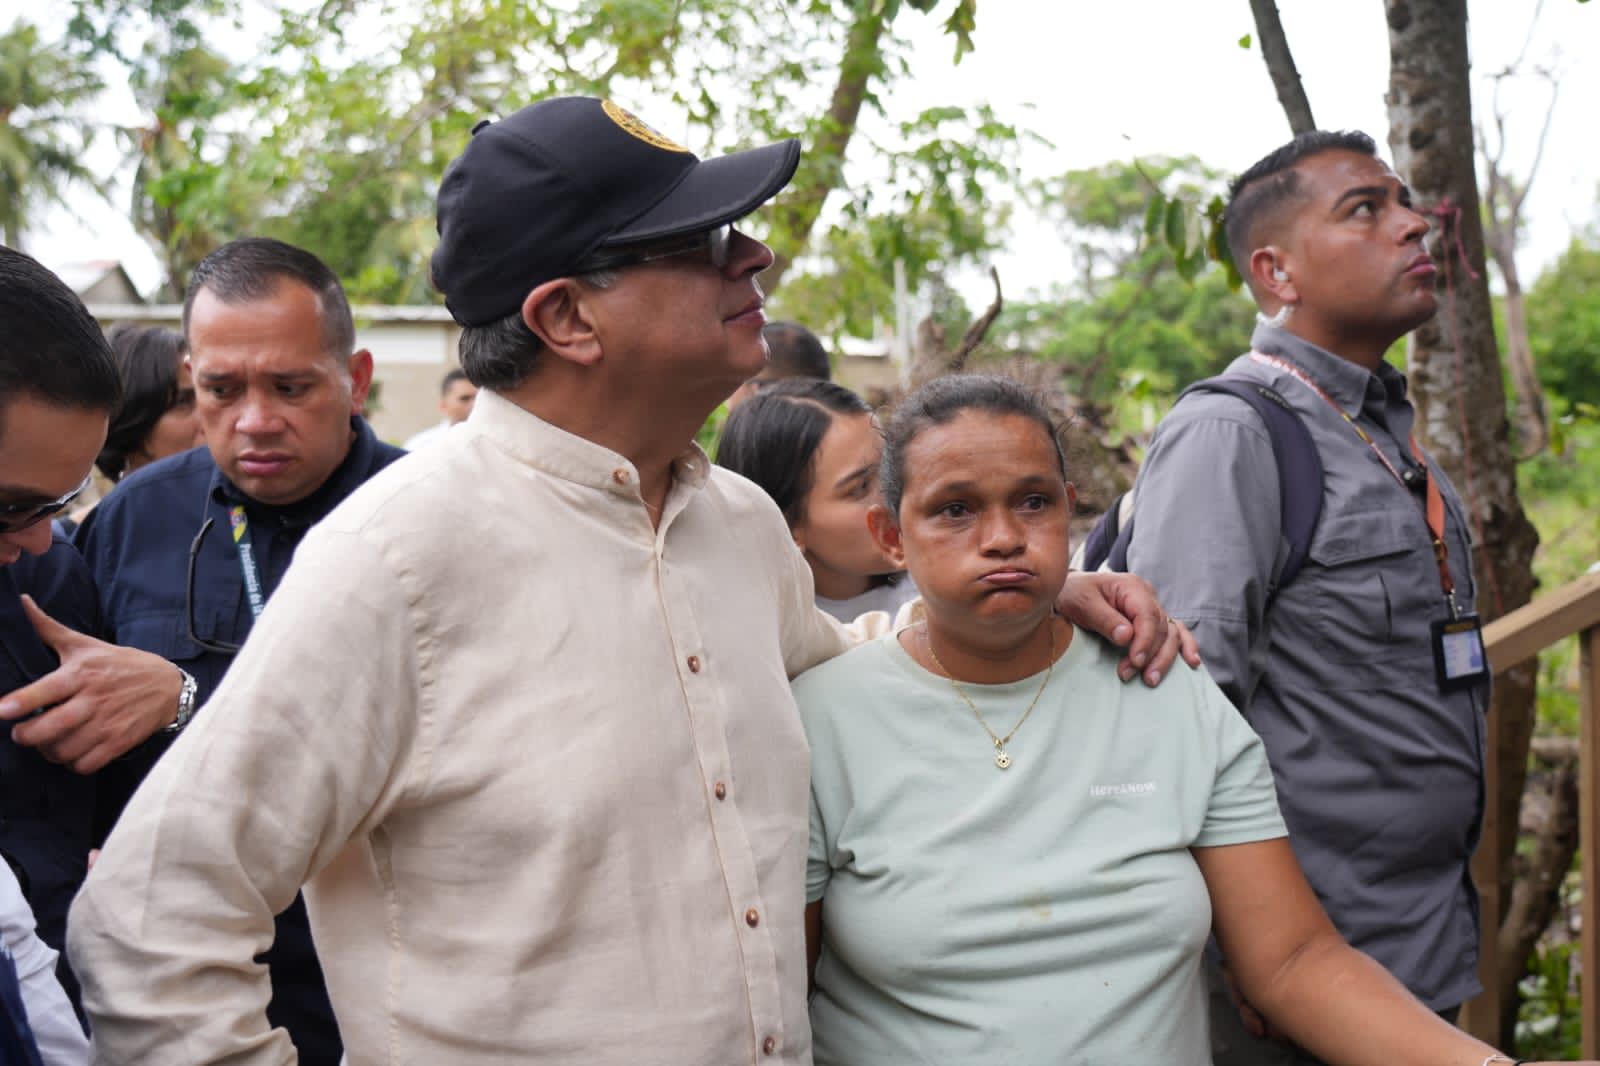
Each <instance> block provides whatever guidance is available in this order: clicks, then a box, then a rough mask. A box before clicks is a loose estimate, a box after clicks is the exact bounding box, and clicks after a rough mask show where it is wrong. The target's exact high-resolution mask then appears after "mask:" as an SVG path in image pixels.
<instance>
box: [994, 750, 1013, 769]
mask: <svg viewBox="0 0 1600 1066" xmlns="http://www.w3.org/2000/svg"><path fill="white" fill-rule="evenodd" d="M994 764H995V765H996V766H998V767H999V768H1000V769H1002V770H1009V769H1011V756H1010V755H1008V754H1006V749H1004V748H996V749H995V753H994Z"/></svg>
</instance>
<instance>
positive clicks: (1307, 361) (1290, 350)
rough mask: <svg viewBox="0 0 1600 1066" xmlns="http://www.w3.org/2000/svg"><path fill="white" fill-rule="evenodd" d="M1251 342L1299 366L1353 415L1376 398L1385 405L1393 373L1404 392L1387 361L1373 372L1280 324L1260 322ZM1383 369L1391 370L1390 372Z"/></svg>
mask: <svg viewBox="0 0 1600 1066" xmlns="http://www.w3.org/2000/svg"><path fill="white" fill-rule="evenodd" d="M1250 346H1251V347H1252V348H1254V349H1255V350H1256V351H1258V352H1262V353H1264V354H1266V355H1275V356H1277V357H1278V358H1280V359H1286V360H1288V361H1289V362H1291V363H1293V364H1294V365H1295V366H1297V367H1299V368H1300V369H1301V370H1303V371H1304V372H1305V374H1306V376H1307V377H1309V378H1310V379H1311V380H1312V381H1315V382H1316V383H1317V384H1318V385H1320V386H1321V387H1322V389H1323V391H1324V392H1326V393H1327V394H1328V395H1329V396H1332V397H1333V398H1334V400H1335V401H1336V402H1337V403H1338V404H1339V406H1340V408H1342V409H1343V410H1344V412H1345V413H1346V414H1348V415H1350V416H1351V417H1354V416H1355V415H1357V414H1359V413H1360V412H1361V410H1362V408H1363V407H1365V406H1366V405H1367V404H1368V403H1369V402H1374V401H1375V402H1376V404H1377V407H1378V409H1380V410H1381V409H1382V408H1383V406H1384V404H1385V401H1386V400H1387V399H1388V397H1389V385H1390V381H1389V377H1390V376H1392V377H1393V378H1399V379H1400V381H1401V394H1402V396H1403V395H1404V387H1405V386H1404V379H1403V378H1402V377H1401V375H1400V372H1399V371H1398V370H1396V369H1395V368H1394V367H1392V366H1390V365H1389V364H1388V363H1380V364H1379V366H1378V372H1377V373H1376V374H1374V373H1373V372H1371V371H1369V370H1367V369H1366V368H1364V367H1360V366H1357V365H1356V364H1355V363H1352V362H1351V361H1350V360H1348V359H1342V358H1340V357H1339V356H1337V355H1334V354H1333V353H1332V352H1330V351H1328V350H1327V349H1325V348H1319V347H1317V346H1316V345H1315V344H1312V343H1311V342H1310V341H1308V340H1306V339H1305V338H1303V337H1297V336H1295V335H1294V334H1293V333H1290V332H1289V331H1288V330H1286V329H1280V328H1278V327H1277V326H1268V325H1260V324H1258V325H1257V326H1256V328H1255V332H1254V333H1252V334H1251V336H1250ZM1384 371H1388V375H1385V374H1384Z"/></svg>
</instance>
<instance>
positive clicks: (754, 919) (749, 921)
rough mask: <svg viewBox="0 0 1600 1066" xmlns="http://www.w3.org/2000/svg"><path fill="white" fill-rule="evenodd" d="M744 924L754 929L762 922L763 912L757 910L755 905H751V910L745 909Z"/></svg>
mask: <svg viewBox="0 0 1600 1066" xmlns="http://www.w3.org/2000/svg"><path fill="white" fill-rule="evenodd" d="M744 924H745V925H748V926H749V927H750V928H752V929H754V928H755V927H756V926H758V925H760V924H761V912H760V911H758V910H756V909H755V908H754V907H751V908H750V909H749V910H747V911H745V912H744Z"/></svg>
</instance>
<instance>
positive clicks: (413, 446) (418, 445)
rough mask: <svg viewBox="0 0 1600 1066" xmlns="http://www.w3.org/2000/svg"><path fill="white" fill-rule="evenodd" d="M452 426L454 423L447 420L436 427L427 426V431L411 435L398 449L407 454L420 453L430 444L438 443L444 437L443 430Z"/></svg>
mask: <svg viewBox="0 0 1600 1066" xmlns="http://www.w3.org/2000/svg"><path fill="white" fill-rule="evenodd" d="M453 425H455V423H454V422H451V421H448V420H444V421H441V422H439V423H437V424H436V425H432V426H429V427H428V428H427V429H424V430H420V431H418V432H416V433H413V434H411V436H410V437H408V438H407V439H406V442H405V443H404V444H402V445H401V446H400V447H402V448H404V449H405V450H406V451H408V452H417V451H421V450H422V449H423V448H426V447H428V446H429V445H430V444H437V443H439V441H440V440H441V439H442V438H443V437H444V433H445V430H447V429H449V428H450V427H451V426H453Z"/></svg>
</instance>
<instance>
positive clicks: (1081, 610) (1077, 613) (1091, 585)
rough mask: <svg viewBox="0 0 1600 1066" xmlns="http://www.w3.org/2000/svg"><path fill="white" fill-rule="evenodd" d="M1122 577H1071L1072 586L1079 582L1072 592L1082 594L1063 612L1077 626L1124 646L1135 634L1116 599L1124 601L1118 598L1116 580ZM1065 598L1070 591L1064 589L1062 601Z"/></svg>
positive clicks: (1077, 575) (1088, 575)
mask: <svg viewBox="0 0 1600 1066" xmlns="http://www.w3.org/2000/svg"><path fill="white" fill-rule="evenodd" d="M1123 576H1124V575H1121V574H1117V575H1104V574H1074V575H1072V578H1071V579H1070V582H1069V584H1070V583H1071V582H1077V583H1078V584H1077V585H1074V586H1073V587H1072V588H1071V590H1070V591H1071V592H1073V593H1081V594H1079V595H1073V596H1072V598H1071V601H1070V606H1071V610H1070V611H1068V610H1063V611H1062V612H1061V613H1062V614H1063V615H1065V616H1066V617H1068V618H1069V619H1070V620H1071V621H1072V622H1073V623H1074V624H1075V625H1077V626H1079V627H1081V628H1083V629H1087V630H1089V631H1090V632H1093V633H1098V634H1100V635H1101V636H1102V637H1105V638H1106V639H1107V640H1109V641H1111V643H1113V644H1116V645H1123V644H1126V643H1128V640H1129V638H1130V637H1132V636H1133V634H1134V630H1133V627H1132V626H1130V625H1129V624H1128V618H1127V616H1126V614H1125V613H1124V611H1123V610H1121V609H1119V608H1120V607H1121V604H1120V603H1119V602H1117V600H1119V599H1120V598H1121V597H1120V596H1119V595H1118V590H1119V588H1120V586H1119V585H1118V584H1117V583H1116V582H1115V580H1114V579H1115V578H1121V577H1123ZM1107 578H1112V580H1107ZM1066 596H1067V590H1064V591H1063V596H1062V599H1063V600H1065V599H1066ZM1060 603H1061V601H1059V600H1058V605H1060Z"/></svg>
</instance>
